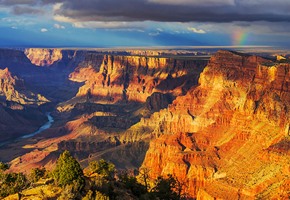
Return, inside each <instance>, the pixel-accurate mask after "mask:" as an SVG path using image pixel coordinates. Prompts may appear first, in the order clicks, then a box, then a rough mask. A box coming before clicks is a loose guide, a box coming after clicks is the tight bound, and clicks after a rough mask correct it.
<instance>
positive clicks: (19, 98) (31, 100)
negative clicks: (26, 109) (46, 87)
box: [0, 68, 49, 105]
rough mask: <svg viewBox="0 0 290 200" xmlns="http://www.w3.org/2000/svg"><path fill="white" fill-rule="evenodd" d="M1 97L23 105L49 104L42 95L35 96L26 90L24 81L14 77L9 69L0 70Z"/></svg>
mask: <svg viewBox="0 0 290 200" xmlns="http://www.w3.org/2000/svg"><path fill="white" fill-rule="evenodd" d="M0 96H2V97H4V98H5V100H6V101H13V102H16V103H19V104H22V105H41V104H44V103H47V102H49V101H48V100H47V99H46V98H45V97H43V96H42V95H40V94H34V93H32V92H31V91H28V90H27V89H26V88H25V85H24V81H23V80H22V79H19V78H17V77H16V76H14V77H13V76H12V75H11V73H10V72H9V70H8V68H5V69H4V70H0Z"/></svg>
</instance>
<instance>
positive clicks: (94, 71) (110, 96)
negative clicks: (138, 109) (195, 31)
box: [70, 54, 207, 103]
mask: <svg viewBox="0 0 290 200" xmlns="http://www.w3.org/2000/svg"><path fill="white" fill-rule="evenodd" d="M206 63H207V61H201V60H199V61H197V60H184V59H173V58H159V57H145V56H113V55H94V54H89V55H87V57H86V59H85V61H84V62H83V63H82V64H81V65H80V66H79V67H78V68H77V69H76V70H75V72H74V73H72V74H71V75H70V79H71V80H73V81H78V82H82V81H86V82H85V85H84V86H83V87H81V88H80V89H79V92H78V94H77V96H78V97H81V96H86V95H87V94H88V93H90V95H91V96H92V97H95V99H96V100H102V101H104V102H110V103H116V102H120V101H121V102H130V101H131V102H133V101H135V102H142V103H144V102H146V99H147V98H148V97H149V96H151V94H153V93H154V92H161V93H173V95H174V96H178V95H181V94H184V93H185V91H187V90H188V89H189V88H190V87H191V86H192V85H194V84H195V83H196V82H197V77H198V75H199V74H200V72H201V71H202V69H203V68H204V65H205V64H206Z"/></svg>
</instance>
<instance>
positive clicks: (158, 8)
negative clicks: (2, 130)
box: [0, 0, 290, 22]
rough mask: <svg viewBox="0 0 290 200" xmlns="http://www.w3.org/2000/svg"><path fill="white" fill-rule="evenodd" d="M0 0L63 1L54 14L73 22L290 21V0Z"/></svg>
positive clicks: (9, 0) (21, 0)
mask: <svg viewBox="0 0 290 200" xmlns="http://www.w3.org/2000/svg"><path fill="white" fill-rule="evenodd" d="M0 2H1V4H3V5H15V6H17V5H18V4H27V5H34V6H36V7H38V6H46V5H47V4H50V5H55V3H60V4H61V5H60V4H59V6H57V7H56V9H54V11H53V12H54V13H53V14H54V15H55V16H56V17H57V18H56V19H58V20H59V19H63V20H64V21H71V22H85V21H146V20H150V21H160V22H232V21H245V22H252V21H268V22H279V21H287V22H289V21H290V1H289V0H275V1H273V0H0ZM34 9H36V8H35V7H34ZM27 11H28V10H27ZM31 11H32V12H34V10H31ZM13 12H14V13H15V14H21V9H19V8H14V9H13ZM24 13H25V12H24Z"/></svg>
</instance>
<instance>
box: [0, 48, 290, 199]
mask: <svg viewBox="0 0 290 200" xmlns="http://www.w3.org/2000/svg"><path fill="white" fill-rule="evenodd" d="M62 60H63V59H62ZM56 62H58V61H56ZM60 62H61V61H60ZM60 62H59V63H60ZM206 64H207V61H205V60H195V59H190V58H187V59H183V58H172V57H171V58H164V57H163V58H162V57H158V56H150V57H146V56H128V55H127V56H121V55H103V54H99V53H92V52H86V53H85V54H84V55H83V58H82V59H80V60H78V67H77V68H76V69H75V70H74V72H72V73H71V74H70V80H72V81H76V82H82V83H83V86H81V87H80V88H79V90H78V92H77V94H76V96H75V97H74V98H72V99H70V100H68V101H66V102H63V103H61V104H59V105H58V107H57V112H56V113H55V116H56V118H57V119H56V120H58V121H57V124H56V125H55V126H54V127H53V128H51V129H49V130H47V131H46V132H45V133H43V134H42V136H39V137H38V138H37V142H36V143H34V144H30V145H27V146H25V148H26V149H29V150H27V152H28V153H27V154H25V155H23V156H21V157H20V158H17V159H15V160H13V161H12V162H11V164H12V166H11V169H12V170H16V171H17V170H20V171H25V170H27V169H28V167H36V166H43V165H45V166H50V167H51V166H52V163H53V161H55V158H56V157H57V156H58V154H59V153H60V152H61V151H62V150H64V149H69V150H70V151H71V152H72V153H73V154H74V155H76V156H77V157H78V158H79V159H80V160H81V162H82V164H83V165H85V164H87V163H88V161H90V160H94V159H98V158H106V159H108V160H110V161H113V162H115V163H116V165H117V166H118V167H120V168H126V167H136V166H140V163H142V166H141V167H142V168H147V169H149V171H148V173H149V175H150V177H152V178H156V177H157V176H159V175H164V176H166V175H167V174H173V176H175V177H176V178H177V179H178V181H179V182H180V183H181V184H182V185H183V192H184V196H186V197H188V198H197V199H200V200H201V199H286V198H287V197H289V191H290V182H289V177H290V170H289V169H290V151H289V147H290V128H289V127H290V113H289V110H290V91H289V87H290V83H289V82H290V64H289V63H287V62H285V63H279V62H277V63H276V62H273V61H271V60H267V59H264V58H261V57H258V56H250V55H244V54H240V53H236V52H230V51H218V52H217V53H216V54H215V55H214V56H213V57H212V58H211V59H210V62H209V63H208V64H207V67H205V65H206ZM204 67H205V68H204ZM145 153H146V156H145ZM0 155H2V154H1V149H0ZM144 157H145V159H144V162H143V158H144ZM23 161H24V162H23Z"/></svg>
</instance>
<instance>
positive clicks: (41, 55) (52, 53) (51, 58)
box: [24, 48, 62, 67]
mask: <svg viewBox="0 0 290 200" xmlns="http://www.w3.org/2000/svg"><path fill="white" fill-rule="evenodd" d="M24 53H25V55H26V56H27V58H28V59H29V60H30V61H31V63H32V64H35V65H36V66H40V67H43V66H50V65H52V64H53V63H55V62H58V61H60V60H61V59H62V52H61V49H40V48H39V49H33V48H30V49H25V52H24Z"/></svg>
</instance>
